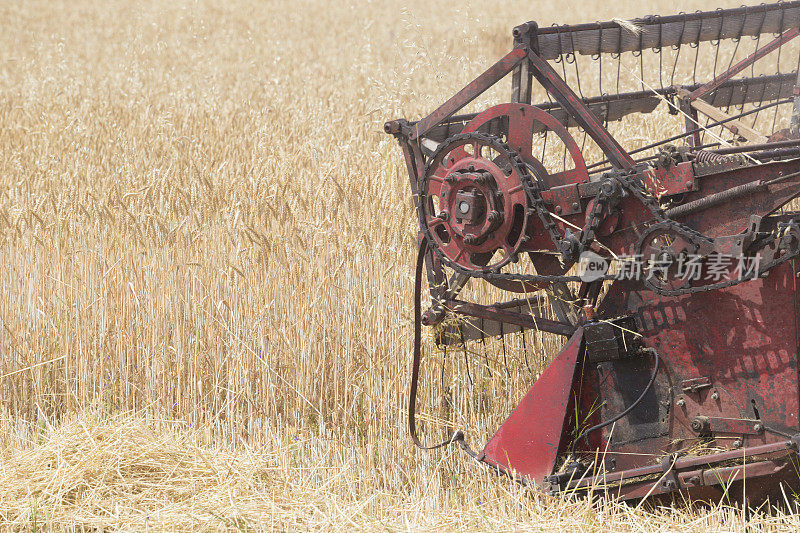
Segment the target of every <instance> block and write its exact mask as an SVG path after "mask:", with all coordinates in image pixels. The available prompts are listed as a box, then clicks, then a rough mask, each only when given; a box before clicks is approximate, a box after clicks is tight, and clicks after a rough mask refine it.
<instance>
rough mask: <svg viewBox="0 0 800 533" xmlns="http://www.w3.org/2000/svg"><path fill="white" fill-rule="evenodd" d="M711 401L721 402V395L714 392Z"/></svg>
mask: <svg viewBox="0 0 800 533" xmlns="http://www.w3.org/2000/svg"><path fill="white" fill-rule="evenodd" d="M711 399H712V400H714V401H717V400H719V393H718V392H717V391H714V392H712V393H711Z"/></svg>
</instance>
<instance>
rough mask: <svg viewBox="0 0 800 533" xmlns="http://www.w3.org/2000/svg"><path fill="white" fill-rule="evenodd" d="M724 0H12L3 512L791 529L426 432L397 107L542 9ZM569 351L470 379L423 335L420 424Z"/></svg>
mask: <svg viewBox="0 0 800 533" xmlns="http://www.w3.org/2000/svg"><path fill="white" fill-rule="evenodd" d="M720 4H724V7H729V6H732V5H734V4H736V2H727V1H726V2H720ZM565 6H566V8H567V9H565ZM700 7H704V8H705V7H708V6H706V5H705V4H704V3H702V2H699V1H692V2H689V1H687V2H678V3H674V2H665V1H658V2H651V3H650V4H649V5H642V2H631V1H620V2H615V3H613V5H610V4H607V3H601V2H595V1H592V2H580V1H578V0H574V1H571V2H569V1H568V2H552V3H550V2H547V3H546V2H518V1H514V2H505V3H502V4H501V5H490V4H489V3H486V2H469V3H463V4H459V5H453V3H450V2H440V3H432V2H422V1H418V0H412V1H409V2H404V3H396V2H388V1H381V2H377V1H375V2H364V3H345V2H334V3H330V4H329V3H325V2H320V1H319V0H308V1H301V2H297V1H295V2H289V1H285V0H276V1H273V2H267V3H256V2H247V1H244V0H234V1H229V2H206V1H200V2H189V1H184V0H179V1H176V2H170V3H162V2H152V1H148V2H141V3H136V4H129V3H127V2H105V3H94V2H86V1H77V2H74V3H72V2H25V3H16V4H11V3H5V4H2V5H0V20H2V25H0V124H1V125H2V130H0V287H2V289H0V291H1V292H0V294H2V298H0V325H1V326H2V327H0V350H2V357H0V398H2V402H0V416H1V417H2V427H3V433H2V436H1V437H0V438H1V439H2V443H3V452H2V463H0V464H1V465H2V469H0V521H2V523H3V525H4V526H5V527H8V528H12V529H33V530H38V529H41V528H43V527H44V528H47V529H54V530H61V529H68V530H69V529H72V530H82V529H87V528H97V529H105V528H108V529H115V528H118V529H125V530H130V529H133V530H143V529H148V528H150V527H152V528H155V529H170V530H172V529H181V530H183V529H209V530H214V529H219V528H245V527H247V528H264V529H272V528H276V529H306V528H320V529H348V530H349V529H353V528H363V529H370V530H371V529H390V530H395V529H412V530H416V529H474V530H485V529H492V530H509V529H532V530H563V529H565V528H568V529H579V530H590V531H599V530H607V529H613V530H630V531H642V530H647V531H650V530H654V529H662V530H676V529H678V530H690V529H692V530H698V529H701V530H705V529H725V530H740V529H744V528H745V527H748V526H749V527H752V528H755V529H758V530H794V529H796V528H797V526H798V523H800V520H798V518H797V517H795V516H791V515H785V514H782V513H780V512H776V513H773V514H756V515H751V516H748V515H747V514H746V513H744V512H741V511H737V510H735V509H731V508H728V507H726V506H724V505H721V506H718V507H713V508H710V509H705V510H694V511H693V510H691V509H689V508H687V507H681V506H679V507H677V508H674V509H673V508H663V509H650V510H647V511H645V510H642V509H633V508H627V507H623V506H619V505H616V504H611V503H607V502H606V503H601V504H599V505H598V506H592V505H591V503H589V502H586V501H584V502H564V501H556V500H552V499H550V498H547V497H544V496H541V495H537V494H534V493H531V492H530V491H526V490H524V489H522V488H521V487H519V486H517V485H514V484H512V483H510V482H508V481H507V480H503V479H497V478H496V477H494V476H493V475H491V474H490V473H488V472H486V471H485V470H483V469H482V468H481V467H479V466H478V465H476V464H474V463H472V462H471V461H470V460H468V459H467V458H466V457H464V456H463V455H462V454H460V453H458V452H457V451H455V450H444V451H443V452H441V453H423V452H420V451H417V450H415V449H414V448H413V447H412V445H411V443H410V441H409V439H408V438H407V436H406V430H405V421H404V416H405V405H406V393H407V388H408V387H407V386H408V376H409V374H408V370H409V365H408V355H409V351H410V348H411V344H410V340H411V332H412V329H411V315H412V311H411V286H412V279H411V278H412V264H411V263H412V261H413V256H414V250H413V249H414V245H415V224H414V220H415V217H414V213H413V209H412V204H411V198H410V194H409V192H408V187H407V182H406V177H405V170H404V167H403V163H402V158H401V155H400V152H399V150H398V148H397V146H396V145H395V143H394V142H393V141H392V140H391V139H389V138H388V137H387V136H386V135H384V134H383V132H382V124H383V122H384V121H385V120H387V119H390V118H396V117H399V116H408V117H419V116H422V115H424V114H425V113H427V112H428V111H430V110H432V109H433V108H434V107H435V106H436V105H438V104H439V103H441V102H442V101H444V99H445V98H447V97H448V96H450V95H451V94H452V93H453V92H454V91H455V90H457V89H458V88H459V87H460V86H461V85H463V84H465V83H466V82H467V81H469V79H471V78H472V77H473V76H475V75H477V74H478V73H480V72H481V71H482V70H483V69H485V68H486V67H487V66H488V65H489V64H490V63H491V62H492V61H494V60H495V59H496V58H497V57H499V56H500V55H501V54H503V53H504V52H505V51H506V50H507V48H508V46H509V42H510V38H509V32H510V28H511V27H513V26H514V25H516V24H518V23H520V22H522V21H524V20H528V19H537V20H539V21H540V22H542V23H545V24H549V23H550V22H561V23H567V22H584V21H592V20H597V19H609V18H612V17H622V18H630V17H635V16H637V15H642V14H645V13H646V12H662V13H671V12H675V11H678V10H680V9H682V10H685V11H689V10H693V9H697V8H700ZM713 7H716V6H713ZM629 81H630V80H629ZM633 81H634V83H635V80H633ZM506 92H507V84H503V87H502V91H500V90H499V89H498V90H497V91H492V92H490V93H489V94H487V95H486V96H484V97H482V98H480V99H479V101H477V102H476V103H475V104H474V105H473V107H474V108H476V109H477V108H479V107H480V106H483V105H485V104H487V103H488V102H490V101H500V100H499V99H503V98H506V97H507V94H505V93H506ZM679 127H680V124H679V123H677V125H676V124H667V123H662V122H660V121H658V120H652V119H642V120H641V121H639V122H637V123H636V124H634V126H625V127H620V128H618V129H617V130H615V133H616V134H617V135H619V136H620V137H621V138H622V139H623V140H625V141H626V142H627V143H628V144H629V145H631V146H635V145H641V144H645V143H646V142H647V141H649V140H651V139H653V138H656V137H657V136H661V135H663V133H664V131H677V128H679ZM670 128H671V129H670ZM471 295H472V296H475V297H477V298H489V297H490V296H491V293H490V292H486V291H483V292H482V291H481V290H474V291H473V292H472V293H471ZM555 349H556V344H555V342H554V341H553V339H550V338H549V337H547V336H543V335H540V334H539V335H536V334H532V333H528V334H526V336H525V337H522V336H519V335H518V336H516V337H514V338H510V339H509V340H508V341H507V344H506V345H505V346H503V345H501V344H499V343H498V342H497V341H494V340H493V341H490V342H488V343H487V344H485V345H481V344H478V345H477V347H473V348H471V350H472V351H473V353H471V354H469V358H468V359H467V360H468V362H469V365H470V369H469V371H470V373H469V378H471V380H472V382H470V380H469V379H467V366H466V365H467V362H465V359H464V357H463V354H461V353H460V352H458V353H456V354H453V353H449V354H447V356H446V357H445V354H440V353H434V352H433V351H432V350H431V349H430V348H429V349H428V355H429V356H433V355H435V357H428V358H427V359H426V366H425V370H424V376H423V380H424V383H425V386H424V387H423V389H424V390H423V391H422V397H421V401H422V403H423V406H424V412H423V414H422V415H421V424H422V426H423V429H424V430H425V434H426V435H427V436H428V438H431V439H435V438H437V437H441V436H442V435H444V434H445V432H446V430H447V429H448V428H449V427H452V426H458V427H463V428H465V429H466V430H467V434H468V436H469V438H470V439H471V440H473V441H474V442H476V443H477V444H479V443H480V442H481V440H485V439H486V437H487V436H489V435H490V434H491V430H492V429H493V428H495V427H497V426H498V425H499V423H500V422H501V421H502V419H503V416H504V413H507V412H508V410H509V409H510V408H512V407H513V405H514V404H515V402H516V401H517V400H518V398H519V396H520V394H521V392H522V391H524V390H525V389H526V388H527V387H528V386H529V385H530V383H531V382H532V381H533V380H534V379H535V377H536V375H537V373H538V372H540V371H541V369H542V368H543V367H544V366H545V365H546V364H547V360H548V357H549V356H551V355H552V353H553V351H554V350H555ZM503 350H505V351H503ZM503 353H505V357H504V356H503ZM506 369H508V370H507V371H506ZM442 382H444V391H442V388H441V387H440V384H441V383H442ZM37 528H38V529H37Z"/></svg>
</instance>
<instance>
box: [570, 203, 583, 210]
mask: <svg viewBox="0 0 800 533" xmlns="http://www.w3.org/2000/svg"><path fill="white" fill-rule="evenodd" d="M580 207H581V206H580V205H578V202H573V203H572V210H573V211H577V210H578V209H580Z"/></svg>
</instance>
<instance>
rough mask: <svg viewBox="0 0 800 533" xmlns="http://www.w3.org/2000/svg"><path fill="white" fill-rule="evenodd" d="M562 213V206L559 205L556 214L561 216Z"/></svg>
mask: <svg viewBox="0 0 800 533" xmlns="http://www.w3.org/2000/svg"><path fill="white" fill-rule="evenodd" d="M561 211H562V209H561V206H560V205H557V206H556V213H558V214H561Z"/></svg>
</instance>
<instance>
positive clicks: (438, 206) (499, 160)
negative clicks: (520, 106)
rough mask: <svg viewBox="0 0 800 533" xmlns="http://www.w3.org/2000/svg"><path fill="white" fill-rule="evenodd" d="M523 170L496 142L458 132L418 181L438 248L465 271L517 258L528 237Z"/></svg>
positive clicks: (486, 268) (491, 267)
mask: <svg viewBox="0 0 800 533" xmlns="http://www.w3.org/2000/svg"><path fill="white" fill-rule="evenodd" d="M523 179H525V168H524V166H523V163H522V161H521V160H520V159H519V157H518V156H517V154H516V153H515V152H514V151H513V150H511V149H509V147H508V146H507V145H505V144H503V143H502V142H501V141H500V140H499V139H498V138H496V137H494V136H491V135H486V134H483V133H469V134H460V135H456V136H454V137H451V138H450V139H448V140H446V141H445V142H444V143H442V145H441V146H440V147H439V148H438V149H437V151H436V152H435V153H434V155H433V158H432V159H431V161H430V163H429V164H428V167H427V171H426V173H425V175H424V176H423V178H422V180H420V198H421V202H420V203H421V207H422V209H421V210H422V214H423V217H424V223H425V225H426V226H427V229H428V231H429V238H430V239H431V240H432V241H433V244H434V245H435V247H437V248H438V249H439V251H440V252H441V253H442V254H443V255H444V256H445V257H446V258H447V259H449V260H450V261H452V263H453V264H455V265H457V266H458V267H460V268H462V269H464V270H467V271H473V272H475V271H483V272H486V271H490V270H497V269H499V268H501V267H502V266H503V265H505V264H507V263H509V262H511V261H516V260H517V254H518V253H519V251H520V248H521V247H522V245H523V243H524V242H525V239H526V227H527V223H528V217H527V216H526V212H527V207H528V199H527V195H526V192H525V189H524V188H523V185H522V182H523Z"/></svg>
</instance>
